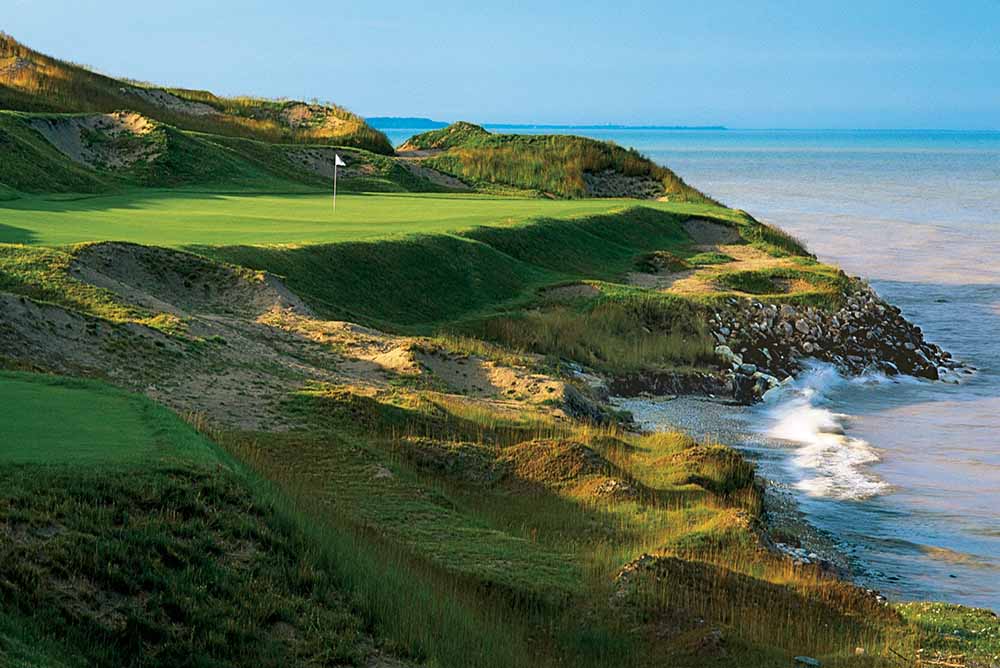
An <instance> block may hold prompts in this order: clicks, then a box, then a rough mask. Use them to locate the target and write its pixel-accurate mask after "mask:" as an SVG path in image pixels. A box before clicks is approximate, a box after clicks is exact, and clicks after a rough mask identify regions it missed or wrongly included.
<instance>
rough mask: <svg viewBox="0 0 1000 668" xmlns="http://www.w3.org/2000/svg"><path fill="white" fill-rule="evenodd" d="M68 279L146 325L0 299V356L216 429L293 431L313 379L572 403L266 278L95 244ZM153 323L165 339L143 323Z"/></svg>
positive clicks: (539, 378) (539, 381)
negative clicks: (292, 410)
mask: <svg viewBox="0 0 1000 668" xmlns="http://www.w3.org/2000/svg"><path fill="white" fill-rule="evenodd" d="M69 274H70V276H71V277H72V278H73V279H75V280H77V281H80V282H82V283H86V284H90V285H93V286H96V287H99V288H102V289H104V290H107V291H109V293H111V294H113V295H114V296H115V299H116V301H118V302H119V303H120V304H121V305H122V306H123V308H127V309H130V310H131V311H132V312H133V315H132V316H131V317H136V318H143V317H144V316H145V314H148V318H147V319H145V320H140V321H137V322H128V323H126V324H123V325H119V324H113V323H111V322H108V321H106V320H102V319H100V318H96V317H94V316H90V315H85V314H82V313H76V312H74V311H71V310H68V309H65V308H63V307H60V306H56V305H51V304H41V303H36V302H33V301H31V300H28V299H24V298H21V297H17V296H15V295H0V310H2V311H3V313H4V322H3V325H4V326H3V327H0V349H3V350H4V351H5V354H6V355H9V356H11V357H12V358H13V359H19V360H23V361H25V362H27V363H31V364H35V365H38V366H39V367H41V368H45V369H49V370H53V371H57V372H62V373H71V374H81V375H97V376H100V377H106V378H108V379H109V380H110V381H112V382H114V383H115V384H117V385H120V386H123V387H126V388H128V389H131V390H137V391H142V392H145V393H146V394H147V395H149V396H150V397H151V398H153V399H155V400H157V401H160V402H162V403H164V404H166V405H168V406H170V407H171V408H172V409H174V410H176V411H178V412H179V413H182V414H190V413H197V414H200V415H203V416H204V417H205V419H206V420H208V421H209V422H210V423H212V424H214V425H217V426H220V427H227V428H238V429H248V430H265V431H281V430H285V429H291V428H295V427H296V426H299V425H298V422H297V420H298V419H299V418H297V417H295V416H293V415H289V414H288V412H287V411H285V410H283V409H282V405H283V402H284V401H285V400H286V399H287V398H288V397H289V396H290V395H292V394H293V393H295V392H297V391H300V390H301V389H303V388H304V387H306V386H308V385H311V384H315V383H328V384H330V385H331V386H335V387H344V388H350V389H351V391H352V392H360V393H366V394H368V395H371V396H376V395H379V394H380V393H392V392H395V391H396V388H397V387H398V385H399V384H400V383H405V384H406V385H408V386H412V387H414V388H418V389H425V390H430V391H436V392H443V393H450V394H454V395H459V396H462V397H464V398H465V399H464V400H465V401H474V402H486V403H489V404H491V405H496V406H498V407H505V406H511V407H512V408H513V409H516V410H519V411H524V410H533V411H538V412H540V413H544V414H547V415H554V416H557V417H564V416H565V415H566V413H565V412H564V410H563V409H562V408H560V406H561V405H562V404H563V403H568V402H569V400H570V398H573V400H574V401H578V400H579V398H580V395H579V391H577V390H575V389H574V388H572V387H570V386H569V385H567V384H566V383H565V382H563V381H561V380H559V379H555V378H552V377H549V376H545V375H543V374H539V373H537V372H535V371H534V370H533V369H531V368H528V367H526V366H514V365H508V364H503V363H500V362H497V361H494V360H489V359H484V358H481V357H478V356H476V355H470V354H467V353H464V352H461V351H455V350H451V349H448V348H447V347H445V346H443V345H441V344H439V343H436V342H431V341H427V340H426V339H419V338H413V337H404V336H395V335H392V334H386V333H384V332H380V331H377V330H374V329H371V328H367V327H363V326H360V325H356V324H352V323H347V322H340V321H327V320H322V319H320V318H317V317H316V316H315V315H314V314H313V313H312V311H311V310H310V309H309V308H308V307H307V306H306V305H305V304H304V303H302V302H301V300H299V299H298V298H297V297H296V296H295V295H294V294H292V293H291V292H290V291H288V290H287V288H285V286H284V285H283V284H282V283H281V281H280V280H278V279H277V278H276V277H274V276H271V275H268V274H266V273H263V272H255V271H250V270H246V269H240V268H236V267H229V266H227V265H219V264H215V263H212V262H209V261H207V260H205V259H204V258H201V257H199V256H196V255H192V254H189V253H184V252H180V251H174V250H169V249H163V248H152V247H146V246H139V245H135V244H125V243H113V242H105V243H99V244H92V245H89V246H87V247H85V248H83V249H81V250H80V251H79V252H78V253H77V254H76V257H75V259H74V260H73V262H72V263H71V266H70V269H69ZM136 311H138V315H135V312H136ZM164 318H167V319H169V320H170V321H172V322H173V323H174V325H173V326H174V331H173V332H172V333H165V332H164V331H161V330H160V329H158V328H156V327H153V326H151V324H153V323H152V322H150V321H151V320H158V321H161V322H162V321H163V319H164Z"/></svg>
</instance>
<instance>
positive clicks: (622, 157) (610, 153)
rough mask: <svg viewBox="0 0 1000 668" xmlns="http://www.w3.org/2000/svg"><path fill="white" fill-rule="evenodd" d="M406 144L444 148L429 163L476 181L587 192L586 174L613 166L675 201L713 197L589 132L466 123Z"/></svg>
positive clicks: (570, 193)
mask: <svg viewBox="0 0 1000 668" xmlns="http://www.w3.org/2000/svg"><path fill="white" fill-rule="evenodd" d="M401 149H403V150H407V149H409V150H440V151H444V153H442V154H440V155H436V156H434V157H432V158H430V159H429V161H428V164H429V165H431V166H432V167H434V168H435V169H439V170H440V171H443V172H446V173H449V174H454V175H455V176H458V177H460V178H462V179H465V180H467V181H470V182H473V183H485V184H496V185H501V186H512V187H516V188H524V189H527V190H532V191H540V192H543V193H550V194H555V195H558V196H561V197H585V196H586V195H587V185H586V182H585V179H584V174H585V173H598V172H604V171H606V170H612V171H614V172H617V173H619V174H623V175H626V176H633V177H634V176H638V177H644V178H649V179H651V180H653V181H658V182H660V184H662V186H663V190H664V193H665V195H666V196H667V197H668V198H670V199H671V200H675V201H689V202H701V203H709V202H711V200H710V199H709V198H707V197H705V196H704V195H703V194H702V193H700V192H698V191H697V190H695V189H694V188H692V187H690V186H688V185H687V184H686V183H684V181H683V180H682V179H681V178H680V177H678V176H677V175H676V174H674V173H673V172H672V171H670V170H669V169H667V168H666V167H661V166H659V165H657V164H656V163H654V162H653V161H651V160H649V159H648V158H646V157H645V156H643V155H641V154H640V153H639V152H637V151H635V150H634V149H624V148H621V147H620V146H617V145H615V144H612V143H609V142H601V141H597V140H594V139H589V138H586V137H575V136H568V135H517V134H492V133H490V132H487V131H486V130H484V129H483V128H481V127H479V126H476V125H472V124H471V123H464V122H460V123H455V124H453V125H450V126H448V127H447V128H443V129H441V130H432V131H430V132H426V133H423V134H420V135H417V136H415V137H412V138H410V139H409V140H408V141H407V142H406V144H405V145H404V146H402V147H401Z"/></svg>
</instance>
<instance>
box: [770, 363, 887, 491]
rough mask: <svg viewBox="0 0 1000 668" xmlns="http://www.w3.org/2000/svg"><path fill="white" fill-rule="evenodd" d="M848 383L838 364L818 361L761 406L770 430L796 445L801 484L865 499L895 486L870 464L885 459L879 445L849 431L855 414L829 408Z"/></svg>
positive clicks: (800, 486)
mask: <svg viewBox="0 0 1000 668" xmlns="http://www.w3.org/2000/svg"><path fill="white" fill-rule="evenodd" d="M866 378H867V379H868V382H885V380H883V379H880V378H878V377H875V376H871V377H866ZM844 382H847V381H845V380H844V378H843V377H842V376H840V375H839V374H838V373H837V371H836V369H835V368H834V367H832V366H830V365H819V364H817V365H814V366H812V367H810V368H809V369H807V370H806V371H804V372H803V373H802V374H801V375H800V376H799V377H798V378H796V379H795V380H794V381H792V382H790V383H787V384H785V385H783V386H781V387H779V388H776V389H774V390H772V391H771V392H768V393H767V396H765V402H764V404H763V406H762V408H761V411H762V417H763V418H764V424H765V433H766V435H767V436H769V437H770V438H774V439H780V440H782V441H786V442H788V443H791V444H793V445H794V446H795V450H794V453H793V454H792V456H791V458H790V460H789V464H790V466H792V467H794V469H795V473H796V477H797V478H798V481H797V482H796V483H795V486H796V487H797V488H798V489H799V490H801V491H802V492H804V493H806V494H808V495H809V496H817V497H829V498H834V499H865V498H869V497H872V496H875V495H877V494H882V493H884V492H886V491H888V489H889V486H888V485H887V484H886V483H885V482H884V481H882V480H880V479H879V478H878V476H876V475H875V474H874V473H872V472H871V470H870V469H869V466H870V465H871V464H873V463H875V462H878V461H879V455H878V452H877V451H876V450H875V448H873V447H872V446H871V444H869V443H868V442H867V441H865V440H863V439H860V438H853V437H851V436H849V435H848V434H847V423H848V420H849V416H847V415H843V414H840V413H835V412H833V411H831V410H830V409H829V408H827V407H825V404H826V403H827V394H828V393H829V392H830V391H831V390H832V389H833V388H835V387H836V386H837V385H839V384H841V383H844Z"/></svg>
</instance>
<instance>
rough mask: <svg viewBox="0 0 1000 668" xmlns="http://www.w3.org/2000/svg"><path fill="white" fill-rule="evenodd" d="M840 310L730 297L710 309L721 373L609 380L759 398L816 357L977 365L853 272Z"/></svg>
mask: <svg viewBox="0 0 1000 668" xmlns="http://www.w3.org/2000/svg"><path fill="white" fill-rule="evenodd" d="M842 300H843V303H842V305H841V306H840V308H838V309H836V310H831V309H823V308H819V307H815V306H810V305H794V304H773V303H767V302H763V301H760V300H758V299H752V298H736V297H730V298H728V299H727V300H726V301H725V302H724V303H723V304H720V305H717V306H716V307H715V308H714V309H713V310H712V312H711V314H710V315H709V319H708V325H709V327H710V329H711V334H712V336H713V338H714V339H715V342H716V344H717V345H716V347H715V354H716V356H717V358H718V361H719V364H720V370H719V371H718V372H715V373H712V372H684V371H659V372H636V373H629V374H620V375H617V376H615V377H611V378H608V379H606V381H605V383H604V385H605V386H606V390H607V394H608V395H611V396H622V397H636V396H665V395H686V394H695V395H707V396H726V397H733V398H735V399H736V400H737V401H739V402H740V403H744V404H751V403H754V402H756V401H759V400H760V399H761V398H762V397H763V396H764V394H765V393H766V392H767V391H768V390H771V389H773V388H775V387H777V386H778V385H780V384H782V383H784V382H788V381H789V380H790V379H791V378H792V377H793V376H794V375H795V374H796V373H798V372H799V371H802V370H803V368H805V365H806V364H807V362H808V360H810V359H813V360H817V361H820V362H827V363H830V364H833V365H834V366H835V367H836V368H837V369H838V370H839V371H840V372H841V373H843V374H844V375H845V376H859V375H862V374H864V373H871V372H877V373H882V374H885V375H886V376H896V375H900V374H903V375H908V376H914V377H917V378H924V379H927V380H942V379H945V378H947V377H949V376H951V377H954V375H955V374H972V373H973V372H974V368H973V367H970V366H968V365H965V364H964V363H962V362H960V361H959V360H956V359H954V358H953V357H952V356H951V354H950V353H948V352H947V351H945V350H943V349H942V348H941V347H940V346H938V345H936V344H934V343H931V342H929V341H927V340H926V339H925V338H924V334H923V331H922V330H921V329H920V327H919V326H917V325H914V324H913V323H911V322H909V321H908V320H906V318H905V317H903V315H902V312H901V311H900V309H899V308H898V307H896V306H893V305H892V304H890V303H888V302H886V301H885V300H884V299H882V298H881V297H879V295H878V293H876V292H875V290H874V289H872V288H871V286H869V285H868V284H867V283H865V282H864V281H862V280H861V279H857V278H854V279H851V281H850V287H849V288H848V289H847V290H845V292H844V294H843V298H842Z"/></svg>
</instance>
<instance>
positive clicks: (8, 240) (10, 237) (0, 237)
mask: <svg viewBox="0 0 1000 668" xmlns="http://www.w3.org/2000/svg"><path fill="white" fill-rule="evenodd" d="M37 242H38V235H36V234H35V233H34V232H32V231H31V230H26V229H24V228H23V227H14V226H13V225H3V224H0V243H3V244H25V245H28V244H34V243H37Z"/></svg>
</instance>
